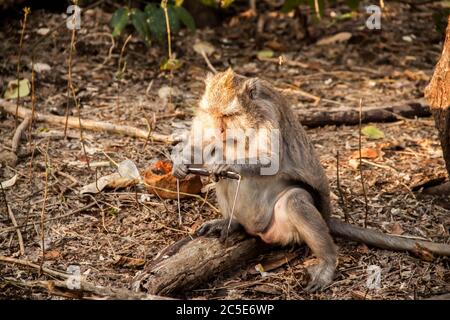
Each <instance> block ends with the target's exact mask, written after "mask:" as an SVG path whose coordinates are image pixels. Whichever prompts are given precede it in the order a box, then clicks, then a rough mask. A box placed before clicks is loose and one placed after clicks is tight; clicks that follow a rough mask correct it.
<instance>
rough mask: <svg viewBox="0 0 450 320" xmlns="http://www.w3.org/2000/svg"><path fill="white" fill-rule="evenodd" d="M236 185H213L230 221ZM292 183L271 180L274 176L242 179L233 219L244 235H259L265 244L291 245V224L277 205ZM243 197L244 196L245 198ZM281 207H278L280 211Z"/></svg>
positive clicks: (223, 210) (228, 182) (232, 183)
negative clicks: (240, 226)
mask: <svg viewBox="0 0 450 320" xmlns="http://www.w3.org/2000/svg"><path fill="white" fill-rule="evenodd" d="M236 186H237V184H236V182H235V181H230V180H222V181H220V182H219V183H218V184H217V185H216V194H217V200H218V202H219V207H220V209H221V211H222V214H223V216H224V218H229V217H230V214H231V211H232V210H231V209H232V205H233V199H234V195H235V193H236ZM290 189H292V184H290V183H288V182H285V181H282V180H274V179H273V177H269V178H266V177H258V178H253V179H243V180H242V181H241V186H240V191H239V195H240V196H239V195H238V198H237V201H236V206H235V210H234V212H233V219H235V220H237V221H238V222H239V223H240V224H241V225H242V226H243V227H244V228H245V230H246V231H247V233H249V234H251V235H254V236H259V237H261V239H262V240H263V241H265V242H267V243H277V244H287V243H290V242H292V241H293V240H294V239H292V236H291V235H292V234H295V233H294V232H291V228H292V227H291V225H292V224H290V223H289V221H287V217H285V215H283V214H282V212H283V208H281V207H280V205H277V203H281V202H279V199H281V198H282V197H284V195H285V194H286V193H289V190H290ZM244 195H245V196H244ZM279 207H280V208H279Z"/></svg>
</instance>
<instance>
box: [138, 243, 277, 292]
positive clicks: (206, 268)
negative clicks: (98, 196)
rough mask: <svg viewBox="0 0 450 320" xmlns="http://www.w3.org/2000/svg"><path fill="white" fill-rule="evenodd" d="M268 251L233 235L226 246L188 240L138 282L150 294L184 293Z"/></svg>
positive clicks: (160, 258)
mask: <svg viewBox="0 0 450 320" xmlns="http://www.w3.org/2000/svg"><path fill="white" fill-rule="evenodd" d="M267 248H269V246H267V245H264V244H263V243H262V242H261V241H260V240H258V239H256V238H249V237H247V236H245V235H243V234H233V235H230V237H229V238H228V241H227V243H221V242H220V241H219V239H217V238H213V237H198V238H195V239H191V238H189V237H187V238H184V239H182V240H180V241H178V242H176V243H174V244H173V245H171V246H169V247H168V248H166V249H165V250H163V252H161V253H160V254H159V255H158V256H157V257H156V258H155V259H154V260H153V261H151V262H150V263H149V264H148V265H147V266H146V267H145V268H144V272H143V273H142V274H141V275H139V276H138V277H137V278H136V279H135V280H136V281H138V282H140V286H142V287H144V288H145V289H147V291H148V293H150V294H158V295H170V294H175V293H179V292H185V291H188V290H192V289H194V288H196V287H198V286H200V285H204V284H205V283H207V281H208V280H210V279H212V278H214V276H216V275H218V274H222V273H224V272H227V271H233V270H235V269H238V268H239V267H242V266H245V265H246V264H247V263H249V262H250V261H251V260H253V259H255V258H256V257H257V256H258V255H259V254H260V253H262V252H264V251H265V249H267Z"/></svg>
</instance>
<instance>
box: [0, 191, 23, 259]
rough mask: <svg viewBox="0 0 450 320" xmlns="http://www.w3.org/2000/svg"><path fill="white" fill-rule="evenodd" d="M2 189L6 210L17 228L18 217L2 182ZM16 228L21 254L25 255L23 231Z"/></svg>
mask: <svg viewBox="0 0 450 320" xmlns="http://www.w3.org/2000/svg"><path fill="white" fill-rule="evenodd" d="M0 189H1V191H2V195H3V201H4V202H5V207H6V211H7V212H8V215H9V218H10V219H11V222H12V224H13V226H14V227H16V228H17V220H16V217H15V216H14V212H13V211H12V210H11V207H10V206H9V204H8V200H7V199H6V193H5V190H4V189H3V185H2V184H1V183H0ZM16 230H17V240H18V241H19V248H20V254H21V255H24V254H25V246H24V245H23V237H22V233H21V232H20V230H19V229H18V228H17V229H16Z"/></svg>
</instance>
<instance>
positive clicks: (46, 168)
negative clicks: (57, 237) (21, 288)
mask: <svg viewBox="0 0 450 320" xmlns="http://www.w3.org/2000/svg"><path fill="white" fill-rule="evenodd" d="M49 144H50V140H48V141H47V146H46V150H45V187H44V201H43V202H42V210H41V246H42V259H41V271H42V266H43V265H44V260H45V241H44V239H45V236H44V232H45V228H44V220H45V205H46V203H47V196H48V173H49V170H50V167H49V162H48V145H49Z"/></svg>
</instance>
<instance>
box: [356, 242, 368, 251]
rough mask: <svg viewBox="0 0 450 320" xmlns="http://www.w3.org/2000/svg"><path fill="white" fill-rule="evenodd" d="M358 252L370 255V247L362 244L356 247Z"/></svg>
mask: <svg viewBox="0 0 450 320" xmlns="http://www.w3.org/2000/svg"><path fill="white" fill-rule="evenodd" d="M356 252H358V253H362V254H367V253H369V247H368V246H366V245H365V244H364V243H361V244H360V245H358V246H357V247H356Z"/></svg>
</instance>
